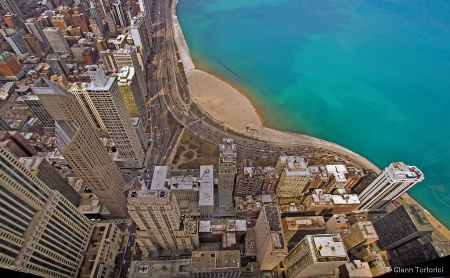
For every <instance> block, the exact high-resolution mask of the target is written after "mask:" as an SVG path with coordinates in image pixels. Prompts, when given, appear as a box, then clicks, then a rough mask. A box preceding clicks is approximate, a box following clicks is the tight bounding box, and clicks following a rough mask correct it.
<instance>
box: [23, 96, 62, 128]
mask: <svg viewBox="0 0 450 278" xmlns="http://www.w3.org/2000/svg"><path fill="white" fill-rule="evenodd" d="M23 100H24V102H25V103H26V105H27V106H28V107H29V108H30V110H31V112H33V114H34V115H35V116H36V117H37V118H38V119H39V120H40V121H41V123H42V125H43V126H44V127H55V120H53V118H52V116H50V114H49V113H48V112H47V110H46V109H45V108H44V106H42V103H41V100H40V99H39V98H38V97H37V96H35V95H29V96H25V97H24V98H23Z"/></svg>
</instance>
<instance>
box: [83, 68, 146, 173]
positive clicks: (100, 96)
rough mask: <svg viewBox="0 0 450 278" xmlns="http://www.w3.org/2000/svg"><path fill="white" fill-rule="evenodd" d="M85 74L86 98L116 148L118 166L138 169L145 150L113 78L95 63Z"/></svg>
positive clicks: (140, 166) (142, 161) (141, 163)
mask: <svg viewBox="0 0 450 278" xmlns="http://www.w3.org/2000/svg"><path fill="white" fill-rule="evenodd" d="M87 74H88V76H89V77H90V78H91V83H90V84H89V86H88V88H87V92H88V95H89V98H90V99H91V101H92V103H93V104H94V106H95V108H96V109H97V111H98V113H99V115H100V118H101V119H102V121H103V123H104V124H105V126H106V130H107V131H108V134H109V135H110V137H111V139H112V140H113V142H114V145H115V146H116V148H117V150H118V153H119V159H121V160H122V164H121V166H122V167H124V168H142V165H143V164H144V159H145V152H144V150H143V148H142V145H141V143H140V141H139V137H138V135H137V132H136V130H135V128H134V126H133V122H132V120H131V117H130V115H129V114H128V111H127V108H126V106H125V102H124V100H123V98H122V95H121V94H120V91H119V86H118V85H117V78H115V77H107V76H106V75H105V72H104V71H103V68H102V67H101V66H100V67H99V66H96V65H93V66H91V67H90V68H89V70H88V71H87Z"/></svg>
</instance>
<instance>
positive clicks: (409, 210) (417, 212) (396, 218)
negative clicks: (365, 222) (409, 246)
mask: <svg viewBox="0 0 450 278" xmlns="http://www.w3.org/2000/svg"><path fill="white" fill-rule="evenodd" d="M373 225H374V227H375V230H376V231H377V234H378V237H379V240H378V245H379V246H380V248H382V249H383V250H391V249H393V248H396V247H398V246H400V245H403V244H405V243H407V242H408V241H411V240H413V239H416V238H419V237H421V236H424V235H427V234H431V232H432V231H433V228H432V226H431V224H430V221H429V220H428V218H427V216H426V215H425V212H424V211H423V209H421V208H420V207H419V206H418V205H402V206H399V207H398V208H396V209H395V210H394V211H392V212H391V213H389V214H388V215H386V216H385V217H383V218H381V219H380V220H378V221H376V222H375V223H374V224H373Z"/></svg>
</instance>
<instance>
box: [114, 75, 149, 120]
mask: <svg viewBox="0 0 450 278" xmlns="http://www.w3.org/2000/svg"><path fill="white" fill-rule="evenodd" d="M119 91H120V93H121V94H122V98H123V100H124V102H125V106H126V107H127V110H128V113H129V114H130V116H131V117H139V118H141V120H142V122H143V124H144V125H145V126H147V124H148V114H147V109H146V108H145V102H144V101H143V97H142V91H141V89H140V87H139V82H138V79H137V75H136V74H135V70H134V68H133V67H123V68H121V70H120V73H119Z"/></svg>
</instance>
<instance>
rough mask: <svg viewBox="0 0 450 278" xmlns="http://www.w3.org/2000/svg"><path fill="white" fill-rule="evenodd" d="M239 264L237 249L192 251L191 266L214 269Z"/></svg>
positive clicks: (235, 266)
mask: <svg viewBox="0 0 450 278" xmlns="http://www.w3.org/2000/svg"><path fill="white" fill-rule="evenodd" d="M240 264H241V258H240V251H239V250H221V251H194V252H192V268H193V269H194V270H195V269H208V268H209V269H216V268H238V267H240Z"/></svg>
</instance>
